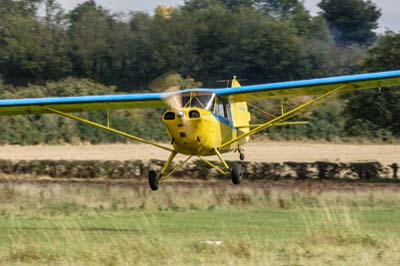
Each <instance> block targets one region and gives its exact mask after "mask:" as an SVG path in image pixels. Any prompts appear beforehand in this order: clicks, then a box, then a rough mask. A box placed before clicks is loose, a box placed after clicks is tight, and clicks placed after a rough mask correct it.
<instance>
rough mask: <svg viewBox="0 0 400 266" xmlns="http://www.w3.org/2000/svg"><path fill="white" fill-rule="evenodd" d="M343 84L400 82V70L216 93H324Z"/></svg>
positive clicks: (252, 96) (235, 96)
mask: <svg viewBox="0 0 400 266" xmlns="http://www.w3.org/2000/svg"><path fill="white" fill-rule="evenodd" d="M343 85H348V86H347V87H349V88H353V89H354V90H361V89H373V88H385V87H394V86H400V70H397V71H387V72H378V73H369V74H359V75H350V76H339V77H330V78H320V79H310V80H300V81H289V82H278V83H270V84H261V85H253V86H243V87H240V88H227V89H219V90H215V93H216V94H217V96H220V97H225V98H229V99H231V100H233V101H259V100H265V99H277V98H278V99H279V98H282V97H292V96H304V95H317V94H323V93H325V92H327V91H330V90H333V89H335V88H338V87H339V86H343Z"/></svg>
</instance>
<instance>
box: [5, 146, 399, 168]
mask: <svg viewBox="0 0 400 266" xmlns="http://www.w3.org/2000/svg"><path fill="white" fill-rule="evenodd" d="M244 148H245V153H246V161H254V162H284V161H296V162H314V161H331V162H358V161H379V162H381V163H383V164H389V163H394V162H397V163H399V162H400V145H372V144H371V145H366V144H316V143H296V142H256V143H250V144H248V145H246V146H244ZM167 157H168V152H166V151H163V150H159V149H157V148H154V147H152V146H149V145H144V144H112V145H77V146H71V145H63V146H1V147H0V159H10V160H36V159H37V160H46V159H49V160H62V159H63V160H72V159H73V160H143V161H146V160H150V159H160V160H165V159H166V158H167ZM238 157H239V156H238V154H237V153H228V154H225V158H226V159H227V160H238ZM182 158H183V157H178V159H182ZM213 159H216V158H213Z"/></svg>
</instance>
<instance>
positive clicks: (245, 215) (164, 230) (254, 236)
mask: <svg viewBox="0 0 400 266" xmlns="http://www.w3.org/2000/svg"><path fill="white" fill-rule="evenodd" d="M224 184H225V183H224ZM224 184H220V183H219V184H214V185H212V184H211V185H205V184H202V185H199V186H182V185H180V184H176V185H168V186H164V187H162V188H161V190H160V191H158V192H156V193H154V192H150V191H148V189H147V187H141V186H139V187H131V186H129V185H128V186H127V185H124V186H121V185H118V184H114V185H101V184H94V185H91V184H87V183H84V184H79V183H77V184H68V183H67V184H57V183H56V184H35V183H24V182H22V183H12V182H9V183H4V184H2V185H0V200H1V201H0V264H2V265H398V264H400V247H399V245H398V242H399V240H400V208H399V207H398V202H399V200H400V194H399V193H398V189H399V188H397V187H398V185H396V184H393V185H386V186H379V185H378V186H363V185H361V186H360V185H358V184H353V185H340V184H339V185H337V184H325V185H324V186H323V187H320V186H319V185H314V187H310V185H304V184H305V183H299V184H286V185H285V184H284V185H282V184H279V183H277V184H274V183H271V184H269V185H268V186H265V184H264V183H255V184H252V185H248V186H243V187H240V188H237V187H233V186H231V185H226V186H225V185H224ZM218 241H222V243H221V242H218Z"/></svg>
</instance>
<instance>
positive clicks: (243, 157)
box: [239, 149, 245, 161]
mask: <svg viewBox="0 0 400 266" xmlns="http://www.w3.org/2000/svg"><path fill="white" fill-rule="evenodd" d="M239 158H240V160H241V161H243V160H244V159H245V156H244V152H243V150H241V149H239Z"/></svg>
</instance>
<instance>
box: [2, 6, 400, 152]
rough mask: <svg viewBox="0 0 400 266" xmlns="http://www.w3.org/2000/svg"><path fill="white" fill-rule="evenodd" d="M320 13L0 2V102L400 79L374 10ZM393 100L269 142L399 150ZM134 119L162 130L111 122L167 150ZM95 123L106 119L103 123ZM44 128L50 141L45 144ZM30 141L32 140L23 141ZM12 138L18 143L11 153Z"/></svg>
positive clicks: (343, 103)
mask: <svg viewBox="0 0 400 266" xmlns="http://www.w3.org/2000/svg"><path fill="white" fill-rule="evenodd" d="M319 7H320V8H321V10H322V11H321V12H320V14H318V15H316V16H312V15H311V14H310V12H309V11H308V10H307V9H306V8H305V7H304V5H303V2H302V1H299V0H186V1H184V3H183V5H182V6H180V7H176V8H171V7H162V6H160V7H157V8H156V9H155V11H154V13H152V14H148V13H144V12H139V11H134V12H130V13H127V14H116V13H113V12H112V11H110V10H108V9H106V8H104V7H102V6H100V5H98V4H97V3H96V2H95V1H94V0H89V1H86V2H84V3H82V4H79V5H77V6H76V7H75V8H74V9H72V10H70V11H65V10H63V9H62V8H61V6H60V4H59V3H58V2H57V1H56V0H19V1H16V0H0V95H1V96H2V98H13V97H19V96H21V95H24V96H27V95H28V96H40V95H44V96H47V95H53V94H54V92H52V90H53V89H54V88H55V87H56V88H57V89H56V91H57V92H56V93H55V94H57V95H72V94H74V95H82V94H84V92H85V93H88V94H99V93H104V92H105V91H107V92H148V91H151V90H159V88H156V87H157V86H152V85H154V84H158V85H159V83H160V82H158V83H157V81H159V80H160V79H161V80H164V79H163V77H170V76H174V77H179V78H178V79H177V80H178V81H179V84H172V85H181V86H183V87H185V86H191V85H193V84H195V85H200V84H202V86H204V87H217V86H221V84H219V83H216V81H217V80H220V79H227V78H230V77H231V76H232V75H237V76H239V77H241V78H243V79H246V81H244V84H245V85H248V84H254V83H261V82H262V83H266V82H274V81H286V80H296V79H306V78H315V77H324V76H333V75H342V74H353V73H360V72H367V71H380V70H390V69H398V68H400V53H399V51H400V37H399V34H396V33H394V32H386V33H385V34H384V35H381V36H377V35H376V33H375V32H374V30H375V29H376V28H377V26H378V24H377V21H378V19H379V17H380V16H381V11H380V9H379V7H378V6H376V5H375V4H374V3H372V2H371V1H363V0H346V1H342V0H322V1H321V2H320V3H319ZM155 81H156V82H155ZM161 83H162V82H161ZM74 86H75V87H74ZM161 87H162V86H161ZM49 93H50V94H49ZM399 95H400V94H399V93H398V92H397V91H396V90H385V91H383V92H381V93H378V92H376V91H369V92H362V93H360V94H358V95H353V96H351V97H350V98H348V97H347V98H343V99H339V100H337V101H335V102H333V103H331V104H329V105H326V106H324V107H323V108H320V109H318V110H317V111H314V113H313V115H312V116H311V117H314V118H312V119H311V121H310V125H308V126H300V127H289V128H277V129H273V130H271V131H270V132H269V134H270V137H272V138H288V139H302V138H313V139H327V140H333V139H344V138H352V137H357V136H361V137H365V138H375V139H382V140H385V139H392V138H396V137H399V136H400V127H399V126H400V118H399V116H398V115H397V114H398V112H397V111H398V109H399V108H400V107H398V106H396V105H398V104H397V102H398V99H399V98H400V96H399ZM265 107H266V108H267V109H268V108H272V107H274V103H272V104H269V105H268V106H265ZM138 112H139V113H140V112H145V113H146V115H148V116H154V117H151V119H150V120H152V121H153V120H155V122H157V123H159V118H158V117H156V115H155V114H157V112H161V110H159V111H156V112H150V111H148V112H147V111H127V112H120V113H118V118H117V120H118V119H120V124H119V126H120V127H122V128H125V129H127V130H129V131H130V132H134V133H141V134H142V135H143V134H144V135H145V136H151V137H153V138H156V139H165V138H166V137H165V136H164V134H163V133H162V132H163V129H161V127H159V126H157V125H155V123H151V126H149V125H146V124H140V121H138V120H135V116H138V114H137V113H138ZM90 116H93V117H95V118H96V117H97V118H98V119H100V120H101V119H102V118H103V117H102V116H103V114H102V113H93V114H90ZM45 117H46V118H45ZM139 117H140V115H139ZM1 119H2V121H5V122H4V123H3V129H2V133H0V137H1V139H2V140H1V142H3V143H9V142H12V143H23V144H32V143H54V142H74V140H73V139H75V141H93V142H108V141H121V139H120V138H118V137H113V136H111V135H109V134H106V133H99V132H98V131H97V130H95V129H93V130H92V129H88V128H87V127H85V126H82V125H78V124H75V123H72V122H66V121H64V120H63V119H61V118H60V119H54V118H48V117H47V116H43V117H41V116H33V117H21V118H1ZM130 119H133V120H130ZM129 120H130V122H129ZM18 121H19V122H18ZM7 123H9V124H7ZM60 123H61V124H60ZM117 125H118V122H117ZM127 125H129V126H127ZM43 126H46V127H48V128H49V132H52V133H46V134H47V135H46V134H45V135H46V136H42V135H41V134H43V133H40V130H39V129H40V128H43ZM21 127H22V128H25V129H26V130H21V129H20V128H21ZM154 128H156V129H157V130H159V131H160V132H158V133H154V132H155V130H154ZM59 129H64V130H63V132H68V133H64V135H62V133H60V132H58V133H57V131H60V130H59ZM157 130H156V131H157ZM29 131H30V133H34V134H30V135H31V137H28V136H24V134H28V133H27V132H29ZM18 133H21V134H18ZM5 135H7V136H8V137H5ZM11 136H20V137H19V138H17V139H18V140H14V141H12V140H11V139H12V137H11ZM37 136H41V137H39V138H36V137H37ZM71 136H73V137H71ZM31 139H32V140H31ZM34 139H39V141H34Z"/></svg>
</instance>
